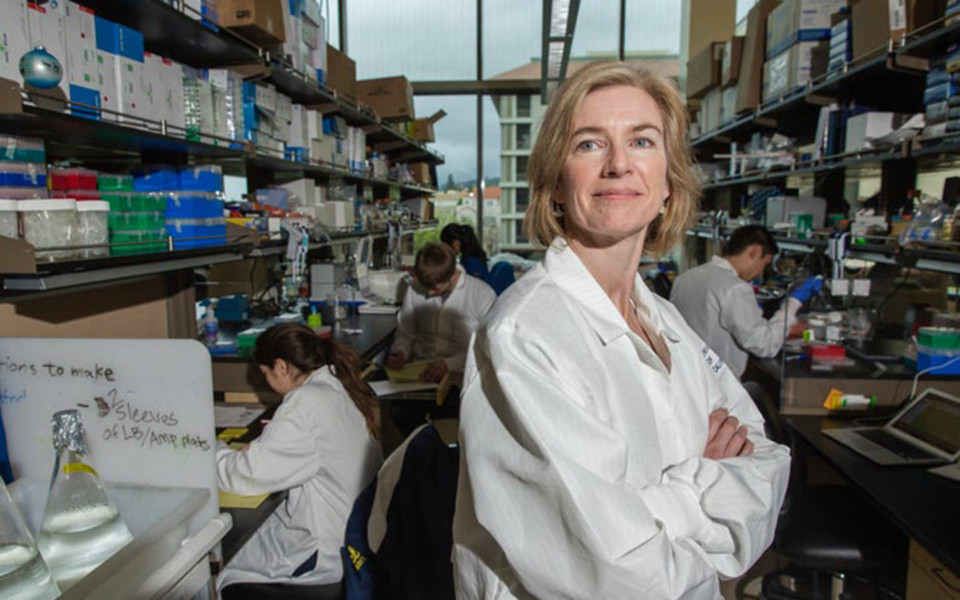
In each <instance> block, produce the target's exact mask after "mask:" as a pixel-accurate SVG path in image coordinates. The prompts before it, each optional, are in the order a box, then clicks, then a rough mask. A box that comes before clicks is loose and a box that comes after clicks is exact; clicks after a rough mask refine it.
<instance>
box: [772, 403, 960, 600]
mask: <svg viewBox="0 0 960 600" xmlns="http://www.w3.org/2000/svg"><path fill="white" fill-rule="evenodd" d="M784 421H785V423H786V425H787V427H788V428H789V429H790V430H791V433H793V437H794V440H795V441H799V442H802V444H794V447H795V449H796V450H799V451H800V452H806V451H808V450H810V451H812V452H813V454H814V455H815V456H818V457H820V458H822V459H824V460H825V461H826V462H827V464H828V465H829V466H831V467H832V468H833V469H835V470H836V471H837V472H838V473H839V474H840V475H842V476H843V478H844V479H845V480H846V481H847V482H849V483H850V484H851V485H853V486H854V487H855V488H856V489H857V490H859V491H860V492H861V493H862V495H863V498H864V502H870V503H872V504H874V505H875V506H876V507H877V508H879V509H880V511H881V512H882V513H883V514H884V515H885V516H886V517H887V518H888V519H889V520H890V522H891V523H892V524H894V525H895V526H896V527H897V528H899V529H900V530H901V531H903V533H904V534H906V535H907V536H908V537H909V538H910V539H911V547H910V565H909V573H908V593H907V599H908V600H911V598H923V597H927V598H929V597H932V596H930V595H926V594H922V593H916V592H914V593H911V590H917V589H920V588H919V587H918V586H919V585H920V583H919V582H921V581H925V579H924V578H929V579H931V580H934V581H939V582H942V583H940V584H939V585H941V586H942V587H944V588H945V589H946V590H949V589H950V588H951V586H955V585H956V582H958V581H960V579H958V577H960V518H957V507H958V506H960V481H954V480H952V479H947V478H946V477H942V476H939V475H934V474H932V473H929V472H928V469H929V466H894V467H891V466H881V465H878V464H876V463H874V462H872V461H871V460H869V459H867V458H865V457H863V456H861V455H860V454H858V453H856V452H854V451H853V450H850V449H849V448H847V447H846V446H843V445H842V444H840V443H838V442H836V441H834V440H832V439H831V438H828V437H827V436H825V435H824V434H823V433H822V432H821V430H822V429H832V428H836V427H848V426H852V422H851V421H850V420H849V419H840V418H836V417H819V416H786V417H785V418H784ZM917 546H919V548H918V547H917ZM937 563H939V564H937ZM923 589H926V588H923ZM942 597H947V596H946V595H944V596H942Z"/></svg>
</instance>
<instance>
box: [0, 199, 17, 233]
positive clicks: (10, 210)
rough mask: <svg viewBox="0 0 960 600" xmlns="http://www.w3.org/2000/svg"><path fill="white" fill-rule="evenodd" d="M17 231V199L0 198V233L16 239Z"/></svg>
mask: <svg viewBox="0 0 960 600" xmlns="http://www.w3.org/2000/svg"><path fill="white" fill-rule="evenodd" d="M18 231H19V227H18V225H17V201H16V200H0V235H2V236H6V237H9V238H14V239H16V238H17V237H19V233H18Z"/></svg>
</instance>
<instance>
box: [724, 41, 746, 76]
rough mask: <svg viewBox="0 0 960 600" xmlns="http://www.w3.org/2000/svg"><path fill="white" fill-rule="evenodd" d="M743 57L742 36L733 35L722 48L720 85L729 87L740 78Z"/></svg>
mask: <svg viewBox="0 0 960 600" xmlns="http://www.w3.org/2000/svg"><path fill="white" fill-rule="evenodd" d="M742 57H743V36H742V35H735V36H733V37H732V38H730V39H729V40H727V43H726V44H724V46H723V59H722V60H721V63H720V85H721V86H722V87H725V88H726V87H730V86H731V85H733V84H735V83H736V82H737V79H738V78H739V77H740V62H741V60H742Z"/></svg>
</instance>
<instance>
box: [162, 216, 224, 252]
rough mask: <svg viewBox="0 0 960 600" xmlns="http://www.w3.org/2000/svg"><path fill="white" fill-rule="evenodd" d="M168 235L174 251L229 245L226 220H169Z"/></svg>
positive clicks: (167, 222)
mask: <svg viewBox="0 0 960 600" xmlns="http://www.w3.org/2000/svg"><path fill="white" fill-rule="evenodd" d="M166 224H167V235H168V236H170V237H171V238H173V249H174V250H186V249H189V248H203V247H206V246H219V245H222V244H226V243H227V225H226V222H225V221H224V219H223V218H222V217H221V218H219V219H167V221H166Z"/></svg>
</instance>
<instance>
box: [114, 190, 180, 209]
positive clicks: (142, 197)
mask: <svg viewBox="0 0 960 600" xmlns="http://www.w3.org/2000/svg"><path fill="white" fill-rule="evenodd" d="M103 199H104V200H106V201H107V202H109V203H110V210H112V211H118V212H161V213H162V212H166V210H167V197H166V195H164V194H162V193H159V192H103Z"/></svg>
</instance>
